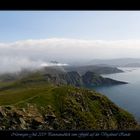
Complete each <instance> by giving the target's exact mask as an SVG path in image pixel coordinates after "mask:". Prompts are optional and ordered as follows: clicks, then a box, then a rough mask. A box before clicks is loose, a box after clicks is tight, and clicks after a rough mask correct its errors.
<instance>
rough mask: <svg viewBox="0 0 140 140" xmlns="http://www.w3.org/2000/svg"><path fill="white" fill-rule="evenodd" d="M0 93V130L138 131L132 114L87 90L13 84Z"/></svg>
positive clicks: (46, 85)
mask: <svg viewBox="0 0 140 140" xmlns="http://www.w3.org/2000/svg"><path fill="white" fill-rule="evenodd" d="M10 86H11V88H9V89H6V88H5V89H3V90H1V91H0V105H1V106H0V129H1V130H5V129H6V130H23V129H25V130H32V129H36V130H39V129H43V130H95V129H99V130H100V129H101V130H106V129H107V130H108V129H117V130H124V129H127V130H129V129H138V125H137V123H136V121H135V119H134V118H133V116H132V115H131V114H129V113H128V112H126V111H124V110H123V109H121V108H119V107H117V106H116V105H115V104H114V103H112V102H111V101H110V100H109V99H108V98H107V97H105V96H103V95H101V94H99V93H97V92H96V91H90V90H88V89H84V88H76V87H73V86H54V85H48V84H47V83H46V82H41V83H40V84H39V83H31V84H29V83H28V84H26V83H18V84H17V83H12V84H11V85H10Z"/></svg>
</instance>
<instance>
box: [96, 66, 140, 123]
mask: <svg viewBox="0 0 140 140" xmlns="http://www.w3.org/2000/svg"><path fill="white" fill-rule="evenodd" d="M119 69H121V70H123V71H124V72H122V73H115V74H104V75H102V76H103V77H106V78H111V79H115V80H119V81H125V82H128V84H121V85H113V86H103V87H96V88H94V89H96V91H98V92H100V93H101V94H103V95H106V96H107V97H108V98H109V99H110V100H111V101H113V102H114V103H115V104H116V105H118V106H119V107H121V108H123V109H124V110H126V111H128V112H130V113H131V114H133V116H134V117H135V119H136V120H137V121H138V122H139V123H140V67H139V68H137V67H136V68H134V67H133V68H132V67H127V68H126V67H125V68H124V67H120V68H119Z"/></svg>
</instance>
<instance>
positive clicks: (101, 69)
mask: <svg viewBox="0 0 140 140" xmlns="http://www.w3.org/2000/svg"><path fill="white" fill-rule="evenodd" d="M64 69H65V70H66V71H77V72H78V73H79V74H81V75H82V74H85V73H86V72H87V71H91V72H94V73H96V74H112V73H120V72H123V71H122V70H120V69H118V68H116V67H111V66H107V65H84V66H67V67H64Z"/></svg>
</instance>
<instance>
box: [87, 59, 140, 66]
mask: <svg viewBox="0 0 140 140" xmlns="http://www.w3.org/2000/svg"><path fill="white" fill-rule="evenodd" d="M87 63H88V64H89V65H99V64H104V65H109V66H114V67H131V66H132V67H140V58H119V59H94V60H92V61H89V62H87Z"/></svg>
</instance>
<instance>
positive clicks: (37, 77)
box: [21, 71, 127, 87]
mask: <svg viewBox="0 0 140 140" xmlns="http://www.w3.org/2000/svg"><path fill="white" fill-rule="evenodd" d="M26 77H27V78H25V77H23V78H22V79H21V82H22V83H24V84H28V83H32V82H41V81H43V82H44V81H46V83H50V84H54V85H72V86H76V87H94V86H106V85H117V84H127V83H126V82H122V81H117V80H113V79H109V78H103V77H102V76H100V75H98V74H96V73H94V72H89V71H88V72H86V73H85V74H83V75H80V74H79V73H78V72H76V71H71V72H64V73H53V74H50V73H48V72H46V73H45V72H43V73H42V72H39V71H38V72H34V73H32V74H29V75H28V76H26Z"/></svg>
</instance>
